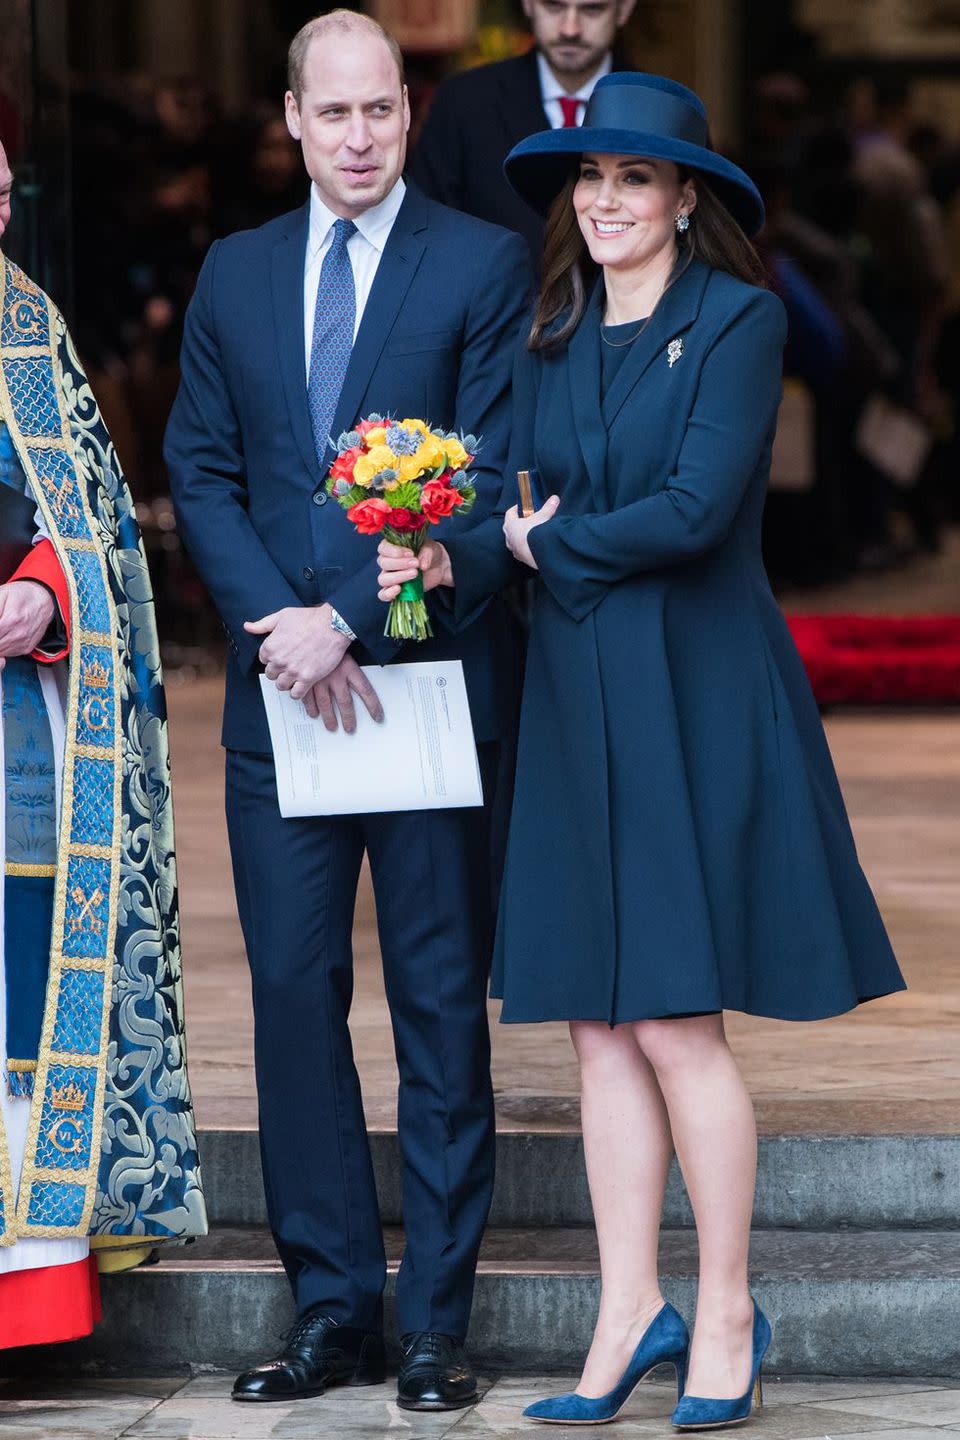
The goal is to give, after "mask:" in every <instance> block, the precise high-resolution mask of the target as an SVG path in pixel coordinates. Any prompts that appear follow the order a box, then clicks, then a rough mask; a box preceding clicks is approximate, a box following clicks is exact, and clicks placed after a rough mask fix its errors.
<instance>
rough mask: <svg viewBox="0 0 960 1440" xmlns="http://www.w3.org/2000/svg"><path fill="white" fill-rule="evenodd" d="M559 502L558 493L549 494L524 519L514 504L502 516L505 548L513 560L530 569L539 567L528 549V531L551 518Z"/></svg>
mask: <svg viewBox="0 0 960 1440" xmlns="http://www.w3.org/2000/svg"><path fill="white" fill-rule="evenodd" d="M559 504H560V497H559V495H551V496H550V499H549V500H546V501H545V502H544V503H543V505H541V507H540V509H539V510H537V511H536V512H535V513H534V514H533V515H530V516H528V517H527V518H526V519H524V518H523V517H522V516H521V514H520V512H519V510H518V509H517V507H516V505H514V506H513V508H512V510H508V511H507V513H506V515H505V516H504V517H503V533H504V536H505V538H506V542H507V549H508V550H509V551H510V554H511V555H512V556H513V558H514V559H515V560H519V561H520V563H521V564H522V565H529V566H530V569H531V570H536V569H538V568H539V567H538V565H537V562H536V560H534V558H533V551H532V550H531V549H530V539H529V536H530V531H531V530H533V529H534V528H535V527H536V526H537V525H543V524H545V522H546V521H547V520H552V519H553V517H554V515H556V513H557V507H558V506H559Z"/></svg>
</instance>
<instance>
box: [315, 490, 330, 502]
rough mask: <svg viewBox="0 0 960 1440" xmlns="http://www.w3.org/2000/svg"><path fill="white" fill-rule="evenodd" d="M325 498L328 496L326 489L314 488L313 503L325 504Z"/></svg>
mask: <svg viewBox="0 0 960 1440" xmlns="http://www.w3.org/2000/svg"><path fill="white" fill-rule="evenodd" d="M327 498H328V497H327V492H326V490H314V492H313V503H314V505H326V503H327Z"/></svg>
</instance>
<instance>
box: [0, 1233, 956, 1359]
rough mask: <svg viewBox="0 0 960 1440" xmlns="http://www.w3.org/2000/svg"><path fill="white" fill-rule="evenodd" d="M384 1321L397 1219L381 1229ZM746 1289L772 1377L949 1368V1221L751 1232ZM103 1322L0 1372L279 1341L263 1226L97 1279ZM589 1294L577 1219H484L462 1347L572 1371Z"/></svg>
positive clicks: (692, 1252) (274, 1277) (216, 1236)
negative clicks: (521, 1224)
mask: <svg viewBox="0 0 960 1440" xmlns="http://www.w3.org/2000/svg"><path fill="white" fill-rule="evenodd" d="M386 1242H387V1251H388V1256H389V1257H390V1266H389V1268H390V1279H389V1282H388V1304H387V1327H388V1335H389V1336H390V1337H391V1338H392V1339H393V1340H394V1341H395V1333H394V1317H393V1306H392V1301H391V1300H390V1299H389V1294H390V1293H391V1292H392V1288H393V1283H394V1276H395V1273H396V1260H397V1256H398V1255H399V1253H400V1252H401V1250H402V1244H403V1236H402V1233H401V1232H400V1231H397V1230H394V1229H388V1231H387V1232H386ZM696 1266H697V1246H696V1238H695V1236H694V1235H693V1234H692V1233H691V1232H690V1231H686V1230H666V1231H664V1233H663V1236H662V1244H661V1268H662V1273H663V1279H664V1291H665V1294H666V1295H667V1296H668V1298H669V1299H671V1300H672V1301H673V1303H674V1304H675V1305H677V1306H678V1308H679V1309H680V1310H681V1311H682V1313H684V1314H685V1315H687V1316H688V1317H691V1316H692V1314H693V1306H694V1298H695V1275H696ZM752 1272H753V1285H754V1290H755V1293H756V1295H757V1297H758V1299H759V1300H760V1303H761V1304H762V1305H763V1307H764V1309H765V1310H766V1312H767V1314H768V1315H769V1317H770V1319H771V1321H772V1323H773V1327H774V1342H773V1347H772V1349H771V1352H770V1357H769V1362H768V1368H769V1371H770V1373H771V1374H774V1375H776V1374H783V1375H845V1376H853V1375H883V1376H930V1375H937V1376H944V1377H953V1378H957V1377H960V1330H958V1327H957V1324H956V1316H957V1299H956V1297H957V1294H958V1282H960V1233H957V1232H950V1231H929V1230H927V1231H923V1230H909V1231H897V1230H885V1231H867V1232H860V1231H842V1232H838V1231H832V1232H831V1231H821V1232H819V1233H803V1232H797V1231H788V1230H762V1231H757V1232H755V1234H754V1238H753V1249H752ZM103 1293H104V1322H103V1324H102V1325H101V1326H100V1327H99V1328H98V1330H97V1331H96V1332H95V1333H94V1335H93V1336H92V1337H90V1338H89V1339H87V1340H84V1341H81V1342H78V1343H77V1344H75V1345H70V1346H52V1347H49V1348H48V1349H45V1350H39V1351H38V1350H33V1351H30V1350H24V1351H8V1352H7V1353H6V1355H5V1357H4V1373H6V1374H30V1373H32V1372H35V1371H36V1370H38V1369H44V1370H49V1369H51V1368H55V1369H58V1370H64V1369H65V1370H73V1371H74V1372H75V1373H80V1372H81V1371H83V1372H87V1371H89V1370H97V1369H100V1370H104V1371H110V1372H120V1373H128V1374H145V1373H148V1372H151V1371H152V1372H159V1373H166V1374H172V1373H174V1372H177V1373H183V1372H184V1371H188V1370H192V1371H194V1372H196V1371H198V1370H202V1369H205V1368H209V1367H213V1368H223V1369H227V1370H234V1371H236V1370H240V1369H243V1368H244V1367H245V1366H246V1365H247V1364H248V1363H250V1362H252V1361H256V1360H260V1359H263V1358H265V1357H267V1356H269V1355H271V1354H273V1353H275V1351H276V1349H277V1348H278V1336H279V1334H280V1332H281V1331H283V1330H284V1329H285V1328H286V1327H287V1326H288V1325H289V1324H290V1322H291V1320H292V1318H293V1315H292V1305H291V1298H290V1292H289V1288H288V1286H287V1281H286V1277H285V1276H284V1274H283V1271H282V1269H281V1267H280V1264H279V1262H278V1260H277V1257H276V1254H275V1253H274V1250H273V1245H272V1242H271V1240H270V1237H269V1234H268V1233H267V1232H266V1231H265V1230H262V1229H259V1228H256V1227H248V1228H233V1229H231V1228H224V1229H220V1230H217V1231H215V1232H214V1233H213V1234H212V1235H210V1236H208V1237H207V1238H206V1239H205V1240H203V1241H200V1242H198V1243H196V1244H195V1245H192V1246H188V1247H187V1248H185V1249H182V1250H176V1251H171V1252H169V1253H168V1254H167V1255H166V1256H165V1257H164V1258H162V1259H161V1260H160V1261H159V1262H158V1263H157V1264H155V1265H152V1266H146V1267H143V1268H142V1269H140V1270H136V1271H134V1272H132V1273H131V1274H128V1275H121V1276H113V1277H108V1278H106V1279H105V1280H104V1282H103ZM598 1299H599V1274H598V1265H597V1248H596V1238H595V1235H594V1234H593V1232H592V1231H591V1230H589V1229H585V1228H580V1229H575V1228H549V1229H547V1228H538V1229H534V1230H528V1229H492V1230H490V1231H489V1232H488V1235H487V1239H486V1241H485V1244H484V1248H483V1252H482V1255H481V1261H480V1267H479V1273H478V1276H477V1288H476V1298H475V1304H474V1310H473V1320H472V1324H471V1330H470V1336H469V1347H470V1352H471V1355H472V1356H473V1358H474V1361H475V1363H476V1364H477V1365H478V1366H479V1367H480V1368H481V1370H483V1371H484V1372H485V1373H486V1374H493V1375H496V1374H501V1373H509V1372H519V1371H527V1372H534V1371H538V1372H539V1373H541V1374H544V1373H560V1372H566V1371H573V1370H575V1369H576V1367H577V1365H578V1363H579V1361H580V1360H581V1359H582V1357H583V1355H584V1354H585V1352H586V1349H587V1346H588V1343H589V1340H590V1335H591V1331H592V1327H593V1323H594V1319H595V1315H596V1309H597V1303H598Z"/></svg>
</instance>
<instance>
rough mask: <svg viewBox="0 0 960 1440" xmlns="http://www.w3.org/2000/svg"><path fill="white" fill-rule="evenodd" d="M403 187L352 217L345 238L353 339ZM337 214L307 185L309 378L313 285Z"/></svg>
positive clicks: (305, 324)
mask: <svg viewBox="0 0 960 1440" xmlns="http://www.w3.org/2000/svg"><path fill="white" fill-rule="evenodd" d="M405 194H406V186H405V185H404V183H403V181H402V180H398V181H397V183H396V185H394V187H393V189H392V190H391V191H390V194H389V195H387V196H386V198H385V199H383V200H381V201H380V204H379V205H372V206H371V207H370V209H369V210H364V212H363V214H362V215H358V216H357V218H356V219H355V220H354V222H353V223H354V224H355V225H356V227H357V233H356V235H351V236H350V239H349V240H348V241H347V254H348V255H349V256H350V265H351V267H352V269H353V284H354V288H355V290H356V292H357V315H356V320H355V322H354V326H353V338H354V340H356V338H357V331H358V330H359V329H360V321H361V320H362V319H363V311H364V308H365V306H366V303H367V301H368V300H369V298H370V291H371V289H372V288H373V281H374V277H375V275H376V273H377V267H378V266H379V264H380V257H381V255H382V254H383V251H384V247H385V246H386V243H387V240H388V238H389V235H390V231H391V230H392V229H393V222H394V221H395V220H396V218H397V215H398V214H399V211H400V206H401V205H402V204H403V197H404V195H405ZM339 218H340V217H339V216H338V215H335V214H334V212H333V211H332V210H331V209H330V208H329V206H327V205H325V204H324V202H323V201H322V200H321V199H320V196H319V194H318V193H317V187H316V185H311V186H310V230H309V233H308V235H307V257H306V262H305V265H304V271H303V338H304V341H305V345H306V353H305V363H306V369H307V380H308V381H309V379H310V349H311V346H312V345H313V316H314V311H315V310H316V308H317V286H318V285H319V283H320V267H321V265H322V264H323V257H324V256H325V255H326V253H327V251H328V250H329V249H330V246H331V245H332V244H333V227H334V225H335V224H336V222H337V220H338V219H339Z"/></svg>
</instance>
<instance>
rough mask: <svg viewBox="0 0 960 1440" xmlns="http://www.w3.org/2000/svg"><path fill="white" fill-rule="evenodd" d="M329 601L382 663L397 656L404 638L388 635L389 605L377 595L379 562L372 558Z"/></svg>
mask: <svg viewBox="0 0 960 1440" xmlns="http://www.w3.org/2000/svg"><path fill="white" fill-rule="evenodd" d="M324 599H325V600H326V602H327V604H328V605H330V606H332V607H333V609H334V610H336V611H338V612H339V613H340V615H341V616H342V617H343V619H344V620H345V621H346V622H347V624H348V625H349V626H350V629H351V630H352V631H353V633H354V634H355V635H356V637H357V639H358V640H359V641H360V643H361V644H362V645H363V647H364V649H365V650H366V651H367V652H368V653H369V654H370V655H372V656H373V658H374V660H376V662H377V664H378V665H387V664H389V663H390V661H391V660H395V659H396V657H397V653H398V652H399V650H400V649H401V648H402V642H401V641H398V640H391V639H390V638H389V636H387V635H384V633H383V631H384V627H385V625H386V623H387V607H386V605H385V604H384V603H383V601H382V600H380V599H378V597H377V563H376V561H375V560H373V561H370V562H369V563H368V564H366V565H364V566H363V567H362V568H361V569H360V570H358V571H357V572H356V573H355V574H354V575H350V576H348V578H347V579H345V580H344V581H343V583H342V584H341V585H338V586H337V588H336V590H334V591H333V592H332V593H331V594H330V595H325V596H324Z"/></svg>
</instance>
